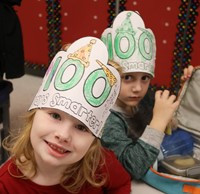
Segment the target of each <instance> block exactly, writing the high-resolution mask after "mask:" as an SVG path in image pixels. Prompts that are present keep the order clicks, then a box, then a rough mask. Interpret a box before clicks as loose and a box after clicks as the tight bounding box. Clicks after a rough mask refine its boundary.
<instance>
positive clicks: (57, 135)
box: [30, 108, 95, 169]
mask: <svg viewBox="0 0 200 194" xmlns="http://www.w3.org/2000/svg"><path fill="white" fill-rule="evenodd" d="M30 138H31V143H32V146H33V149H34V153H35V158H36V161H37V163H42V164H46V165H47V166H48V165H50V166H53V167H56V166H57V167H61V168H62V167H63V168H64V169H65V168H66V166H67V165H68V164H73V163H75V162H77V161H79V160H80V159H82V158H83V157H84V155H85V154H86V152H87V151H88V149H89V147H90V145H91V144H92V142H93V140H94V139H95V136H93V135H92V133H91V132H90V131H89V129H88V128H87V127H86V126H85V125H84V124H83V123H81V122H80V121H79V120H77V119H76V118H74V117H72V116H70V115H68V114H66V113H65V112H63V111H60V110H57V109H50V108H43V109H38V110H37V111H36V114H35V117H34V120H33V125H32V129H31V137H30Z"/></svg>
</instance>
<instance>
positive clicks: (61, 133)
mask: <svg viewBox="0 0 200 194" xmlns="http://www.w3.org/2000/svg"><path fill="white" fill-rule="evenodd" d="M55 138H56V139H57V140H58V141H59V142H60V143H61V142H66V143H68V142H70V141H71V139H72V137H71V133H70V129H63V130H58V131H57V132H56V133H55Z"/></svg>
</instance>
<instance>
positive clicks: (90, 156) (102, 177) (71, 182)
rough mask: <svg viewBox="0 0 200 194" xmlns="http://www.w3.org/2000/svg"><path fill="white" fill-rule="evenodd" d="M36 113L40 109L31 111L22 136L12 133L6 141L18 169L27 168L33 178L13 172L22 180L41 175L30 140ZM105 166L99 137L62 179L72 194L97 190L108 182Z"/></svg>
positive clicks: (62, 182) (68, 168)
mask: <svg viewBox="0 0 200 194" xmlns="http://www.w3.org/2000/svg"><path fill="white" fill-rule="evenodd" d="M36 111H37V109H34V110H31V111H30V112H28V113H27V115H25V117H24V118H25V125H24V127H23V128H22V130H21V131H20V132H19V133H18V134H16V133H14V132H12V133H11V134H10V135H9V136H8V137H7V138H5V139H4V140H3V147H4V148H5V149H6V150H7V151H8V152H9V153H10V156H11V158H13V159H14V161H15V164H16V165H17V167H18V168H19V169H25V171H28V173H29V175H30V176H29V177H25V176H16V175H13V174H12V173H11V172H10V174H11V175H12V176H15V177H18V178H24V179H27V178H31V177H33V176H35V175H36V173H37V163H36V160H35V156H34V150H33V147H32V145H31V141H30V133H31V128H32V124H33V119H34V116H35V113H36ZM104 164H105V158H104V152H103V148H102V146H101V143H100V140H99V139H98V138H96V139H95V140H94V141H93V143H92V145H91V146H90V148H89V150H88V151H87V153H86V155H85V156H84V157H83V158H82V159H81V160H80V161H78V162H76V163H74V164H71V166H70V167H69V166H68V167H67V168H66V170H65V172H63V176H62V177H61V180H60V184H61V186H63V187H64V188H65V189H66V190H67V191H68V192H71V193H77V192H79V191H80V189H81V188H82V186H83V185H84V184H86V183H89V184H91V185H92V186H94V187H101V186H103V185H104V184H105V182H106V180H107V177H106V172H105V173H103V172H102V167H103V166H104ZM97 172H98V173H97Z"/></svg>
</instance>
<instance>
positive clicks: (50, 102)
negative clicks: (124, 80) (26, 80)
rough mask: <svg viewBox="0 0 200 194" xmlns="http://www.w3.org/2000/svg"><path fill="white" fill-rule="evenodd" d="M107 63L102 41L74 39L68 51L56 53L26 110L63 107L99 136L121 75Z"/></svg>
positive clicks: (115, 94)
mask: <svg viewBox="0 0 200 194" xmlns="http://www.w3.org/2000/svg"><path fill="white" fill-rule="evenodd" d="M107 62H108V52H107V48H106V46H105V44H104V43H103V42H102V41H101V40H99V39H97V38H94V37H84V38H81V39H79V40H77V41H75V42H74V43H73V44H72V45H71V46H70V47H69V48H68V50H67V51H59V52H58V53H57V54H56V56H55V57H54V59H53V60H52V62H51V64H50V66H49V68H48V70H47V72H46V74H45V76H44V78H43V82H42V85H41V87H40V89H39V91H38V93H37V94H36V97H35V98H34V100H33V103H32V105H31V107H30V109H29V110H31V109H34V108H42V107H46V108H54V109H59V110H62V111H64V112H66V113H68V114H70V115H72V116H74V117H75V118H77V119H78V120H80V121H81V122H83V123H84V124H85V125H86V126H87V127H88V128H89V129H90V130H91V132H92V133H93V134H94V135H95V136H96V137H101V135H102V127H103V124H104V123H105V121H106V119H107V117H108V116H109V114H110V108H111V107H112V106H113V104H114V103H115V101H116V99H117V96H118V94H119V90H120V75H119V73H118V71H117V70H116V69H115V68H114V67H112V66H110V65H108V64H107Z"/></svg>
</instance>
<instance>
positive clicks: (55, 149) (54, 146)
mask: <svg viewBox="0 0 200 194" xmlns="http://www.w3.org/2000/svg"><path fill="white" fill-rule="evenodd" d="M46 143H47V144H48V146H49V147H50V148H51V149H52V150H54V151H56V152H58V153H60V154H64V153H67V152H69V151H68V150H66V149H64V148H62V147H60V146H57V145H55V144H52V143H49V142H46Z"/></svg>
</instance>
